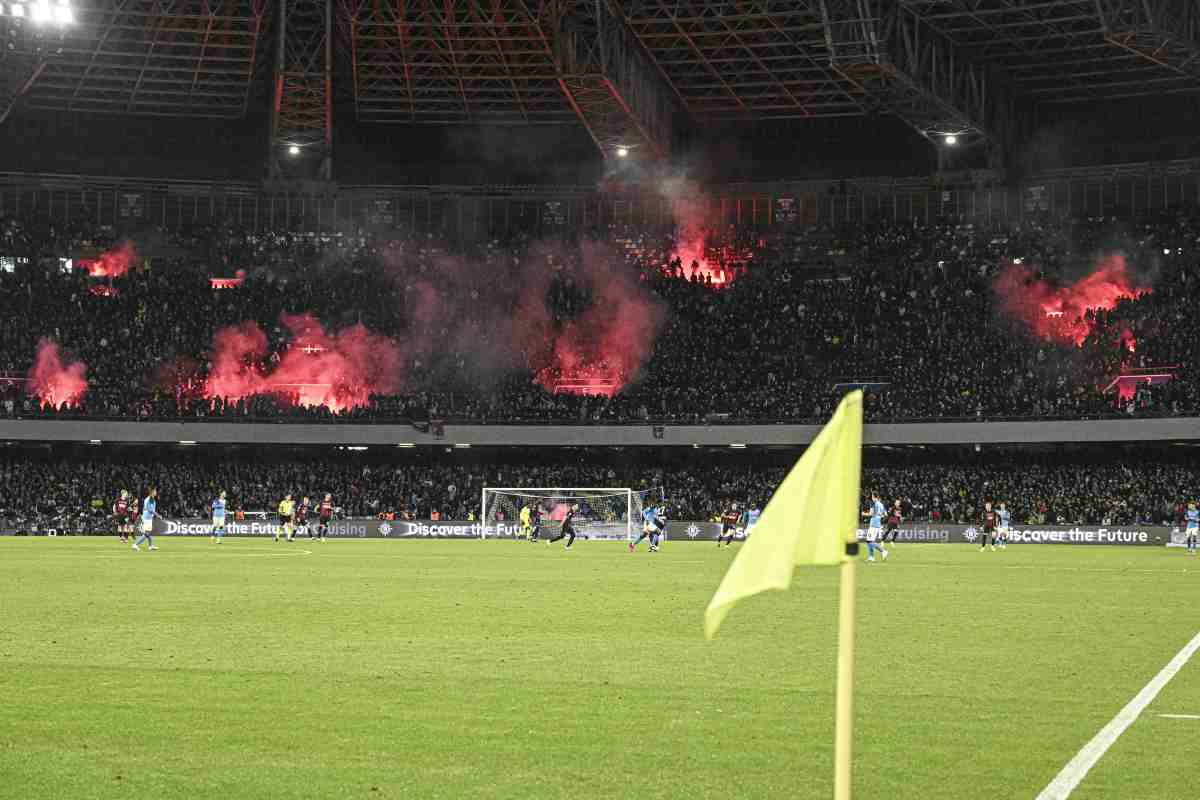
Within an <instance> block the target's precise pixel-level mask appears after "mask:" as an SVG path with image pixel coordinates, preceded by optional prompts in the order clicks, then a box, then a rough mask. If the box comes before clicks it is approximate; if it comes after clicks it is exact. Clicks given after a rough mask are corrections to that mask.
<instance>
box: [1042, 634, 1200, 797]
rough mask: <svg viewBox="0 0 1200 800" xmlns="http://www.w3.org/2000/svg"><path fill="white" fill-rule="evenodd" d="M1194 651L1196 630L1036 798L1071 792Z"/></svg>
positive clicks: (1198, 643)
mask: <svg viewBox="0 0 1200 800" xmlns="http://www.w3.org/2000/svg"><path fill="white" fill-rule="evenodd" d="M1197 650H1200V633H1197V634H1196V635H1195V636H1194V637H1193V638H1192V640H1191V641H1190V642H1188V643H1187V644H1185V645H1184V646H1183V649H1182V650H1180V651H1179V652H1178V653H1176V654H1175V657H1174V658H1172V659H1171V660H1170V662H1168V663H1167V665H1166V666H1165V667H1163V668H1162V670H1161V671H1160V672H1159V673H1158V674H1157V675H1155V676H1154V677H1153V678H1151V679H1150V682H1149V683H1147V684H1146V685H1145V686H1144V687H1143V688H1142V690H1141V691H1140V692H1138V693H1137V694H1136V695H1135V696H1134V698H1133V699H1132V700H1130V701H1129V703H1128V705H1126V706H1125V707H1124V708H1122V709H1121V710H1120V712H1118V713H1117V715H1116V716H1115V717H1113V718H1112V720H1111V721H1110V722H1109V723H1108V724H1107V725H1105V726H1104V727H1103V728H1101V729H1100V732H1099V733H1097V734H1096V735H1095V736H1094V737H1093V738H1092V740H1091V741H1090V742H1088V743H1087V744H1085V745H1084V746H1083V749H1082V750H1080V751H1079V752H1078V753H1076V754H1075V757H1074V758H1072V759H1071V760H1070V761H1069V762H1067V765H1066V766H1065V767H1063V768H1062V771H1061V772H1059V773H1058V775H1056V776H1054V780H1052V781H1050V783H1049V784H1048V785H1047V786H1046V788H1045V789H1043V790H1042V792H1041V794H1039V795H1038V796H1037V800H1065V798H1067V797H1070V795H1071V792H1073V791H1075V789H1076V787H1078V786H1079V784H1080V782H1081V781H1083V779H1084V776H1086V775H1087V774H1088V771H1089V770H1090V769H1091V768H1092V767H1094V766H1096V762H1097V761H1099V760H1100V759H1101V757H1103V755H1104V754H1105V753H1106V752H1108V748H1110V747H1112V746H1113V743H1114V742H1116V741H1117V739H1118V738H1120V736H1121V734H1122V733H1124V732H1125V730H1126V728H1128V727H1129V726H1130V725H1132V724H1133V723H1134V721H1135V720H1137V718H1138V717H1139V716H1140V715H1141V713H1142V712H1143V711H1145V710H1146V706H1148V705H1150V703H1152V702H1154V698H1155V697H1158V693H1159V692H1161V691H1162V690H1163V687H1164V686H1166V685H1167V684H1168V683H1170V681H1171V678H1174V677H1175V675H1176V673H1178V672H1179V670H1181V669H1183V665H1184V664H1186V663H1187V662H1188V660H1189V659H1190V658H1191V657H1192V656H1193V655H1195V654H1196V651H1197Z"/></svg>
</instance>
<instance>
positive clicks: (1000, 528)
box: [996, 503, 1008, 550]
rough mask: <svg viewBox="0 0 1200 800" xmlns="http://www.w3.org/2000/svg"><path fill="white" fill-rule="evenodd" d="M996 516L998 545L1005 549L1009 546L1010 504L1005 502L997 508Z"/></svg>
mask: <svg viewBox="0 0 1200 800" xmlns="http://www.w3.org/2000/svg"><path fill="white" fill-rule="evenodd" d="M996 518H997V520H998V524H997V526H996V546H997V547H999V548H1000V549H1001V550H1003V549H1005V548H1006V547H1008V506H1007V505H1006V504H1005V503H1001V504H1000V506H999V507H998V508H997V509H996Z"/></svg>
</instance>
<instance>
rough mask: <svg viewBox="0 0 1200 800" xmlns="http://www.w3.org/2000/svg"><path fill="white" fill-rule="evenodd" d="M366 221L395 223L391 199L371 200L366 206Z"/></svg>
mask: <svg viewBox="0 0 1200 800" xmlns="http://www.w3.org/2000/svg"><path fill="white" fill-rule="evenodd" d="M367 223H368V224H370V225H389V226H390V225H395V224H396V210H395V206H394V204H393V203H392V201H391V200H373V201H371V204H370V205H369V206H368V207H367Z"/></svg>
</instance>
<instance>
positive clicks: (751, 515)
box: [741, 507, 762, 539]
mask: <svg viewBox="0 0 1200 800" xmlns="http://www.w3.org/2000/svg"><path fill="white" fill-rule="evenodd" d="M760 516H762V510H761V509H759V508H757V507H752V508H748V509H746V512H745V513H744V514H742V519H741V526H742V533H743V535H744V536H745V537H746V538H747V539H749V538H750V531H752V530H754V526H755V525H757V524H758V518H759V517H760Z"/></svg>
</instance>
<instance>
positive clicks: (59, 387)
mask: <svg viewBox="0 0 1200 800" xmlns="http://www.w3.org/2000/svg"><path fill="white" fill-rule="evenodd" d="M26 377H27V378H28V383H27V384H26V388H27V391H28V393H29V396H30V397H36V398H37V399H38V400H40V401H41V402H42V403H46V404H49V405H52V406H54V407H55V408H59V407H61V406H62V405H63V403H66V404H67V405H68V406H75V405H78V404H79V402H80V401H81V400H82V399H83V396H84V395H85V394H87V389H88V381H87V364H84V363H83V362H82V361H72V362H70V363H65V362H64V361H63V357H62V354H61V353H60V352H59V349H58V345H57V344H56V343H54V342H53V341H51V340H50V339H42V340H41V341H40V342H38V348H37V355H36V356H35V358H34V362H33V367H32V368H31V369H30V370H29V374H28V375H27V376H26Z"/></svg>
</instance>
